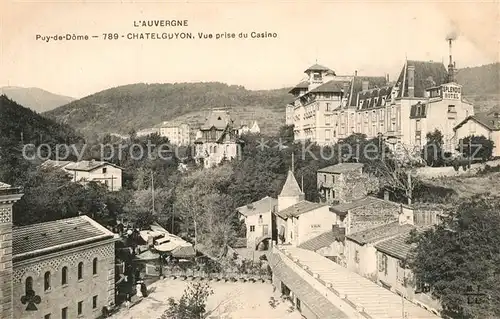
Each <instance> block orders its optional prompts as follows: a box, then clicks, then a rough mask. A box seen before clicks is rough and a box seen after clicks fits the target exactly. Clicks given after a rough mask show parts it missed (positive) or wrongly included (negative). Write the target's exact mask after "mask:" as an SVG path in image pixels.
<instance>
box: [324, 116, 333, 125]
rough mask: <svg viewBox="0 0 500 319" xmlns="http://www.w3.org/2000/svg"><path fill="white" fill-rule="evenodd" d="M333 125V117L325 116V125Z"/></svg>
mask: <svg viewBox="0 0 500 319" xmlns="http://www.w3.org/2000/svg"><path fill="white" fill-rule="evenodd" d="M331 124H332V116H331V115H325V125H331Z"/></svg>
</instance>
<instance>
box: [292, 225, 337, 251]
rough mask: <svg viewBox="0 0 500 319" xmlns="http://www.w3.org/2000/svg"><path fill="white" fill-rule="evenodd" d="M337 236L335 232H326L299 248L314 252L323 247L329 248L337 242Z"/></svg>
mask: <svg viewBox="0 0 500 319" xmlns="http://www.w3.org/2000/svg"><path fill="white" fill-rule="evenodd" d="M335 239H336V238H335V234H334V233H333V231H331V230H329V231H327V232H324V233H322V234H320V235H318V236H316V237H313V238H311V239H309V240H307V241H305V242H303V243H302V244H300V245H299V246H298V247H299V248H303V249H307V250H312V251H316V250H318V249H321V248H323V247H328V246H330V245H331V244H332V243H334V242H335Z"/></svg>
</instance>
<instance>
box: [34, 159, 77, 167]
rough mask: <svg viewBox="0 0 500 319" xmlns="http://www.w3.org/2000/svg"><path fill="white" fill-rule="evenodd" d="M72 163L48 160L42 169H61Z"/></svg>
mask: <svg viewBox="0 0 500 319" xmlns="http://www.w3.org/2000/svg"><path fill="white" fill-rule="evenodd" d="M69 163H71V162H70V161H54V160H46V161H45V162H43V163H42V165H41V166H42V167H46V168H61V167H64V166H66V165H68V164H69Z"/></svg>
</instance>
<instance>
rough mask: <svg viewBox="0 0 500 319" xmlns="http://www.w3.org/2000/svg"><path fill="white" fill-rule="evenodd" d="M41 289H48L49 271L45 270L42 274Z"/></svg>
mask: <svg viewBox="0 0 500 319" xmlns="http://www.w3.org/2000/svg"><path fill="white" fill-rule="evenodd" d="M43 290H45V291H47V290H50V271H47V272H46V273H45V275H43Z"/></svg>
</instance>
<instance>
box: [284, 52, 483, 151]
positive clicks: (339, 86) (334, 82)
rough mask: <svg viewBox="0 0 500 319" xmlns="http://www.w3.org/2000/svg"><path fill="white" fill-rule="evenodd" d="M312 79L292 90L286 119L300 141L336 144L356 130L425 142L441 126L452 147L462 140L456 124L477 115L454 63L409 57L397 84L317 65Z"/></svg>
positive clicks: (413, 143) (310, 70)
mask: <svg viewBox="0 0 500 319" xmlns="http://www.w3.org/2000/svg"><path fill="white" fill-rule="evenodd" d="M305 73H306V74H307V77H308V79H307V80H305V81H303V82H301V83H299V84H297V85H296V86H295V87H294V88H293V89H292V90H291V91H290V93H291V94H292V95H293V96H294V101H293V102H292V103H290V104H288V105H287V106H286V124H287V125H292V124H293V125H294V137H295V140H296V141H305V140H310V141H312V142H315V143H317V144H319V145H331V144H333V143H336V142H338V141H339V140H341V139H343V138H346V137H348V136H349V135H351V134H354V133H362V134H365V135H366V136H367V138H374V137H377V136H382V137H384V138H391V139H393V140H394V141H395V142H398V143H401V144H403V145H406V146H410V147H414V146H416V147H421V146H423V145H424V144H425V143H426V134H427V133H429V132H433V131H434V130H436V129H437V130H439V131H441V133H442V134H443V136H444V141H443V142H444V144H445V147H446V149H447V150H452V149H454V148H455V146H456V145H457V143H458V140H457V138H456V136H455V131H454V128H455V127H456V126H457V125H458V124H459V123H460V122H462V121H463V120H464V119H466V118H467V117H469V116H473V115H474V108H473V106H472V104H470V103H469V102H467V101H465V100H464V99H463V98H462V86H461V85H459V84H457V83H456V82H455V80H454V64H453V63H452V62H451V55H450V64H449V65H448V71H447V70H446V68H445V66H444V65H443V64H442V63H437V62H424V61H406V62H405V64H404V66H403V67H402V70H401V73H400V75H399V77H398V79H397V81H396V82H395V83H394V84H391V83H389V79H388V76H380V77H367V76H359V75H358V74H357V72H354V75H351V76H337V75H336V73H335V71H333V70H331V69H329V68H327V67H324V66H321V65H318V64H315V65H313V66H311V67H310V68H308V69H307V70H306V71H305Z"/></svg>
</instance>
